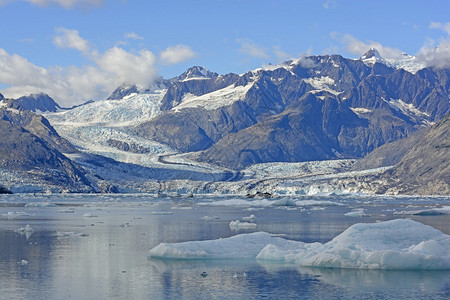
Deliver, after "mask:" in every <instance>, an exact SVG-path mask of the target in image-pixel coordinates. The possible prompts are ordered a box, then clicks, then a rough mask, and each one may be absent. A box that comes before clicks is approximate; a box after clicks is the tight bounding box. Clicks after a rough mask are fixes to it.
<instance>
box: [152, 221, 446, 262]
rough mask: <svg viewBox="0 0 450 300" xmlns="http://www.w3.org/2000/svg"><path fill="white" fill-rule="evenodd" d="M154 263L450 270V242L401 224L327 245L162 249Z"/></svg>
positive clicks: (273, 241) (216, 244)
mask: <svg viewBox="0 0 450 300" xmlns="http://www.w3.org/2000/svg"><path fill="white" fill-rule="evenodd" d="M149 258H151V259H152V258H164V259H224V258H227V259H251V258H256V259H258V260H265V261H279V262H284V263H293V264H296V265H300V266H305V267H306V266H307V267H323V268H349V269H413V270H432V269H450V236H449V235H446V234H444V233H442V232H441V231H439V230H437V229H435V228H433V227H431V226H428V225H424V224H422V223H419V222H416V221H413V220H407V219H397V220H391V221H386V222H380V223H369V224H365V223H358V224H355V225H352V226H351V227H349V228H348V229H347V230H345V231H344V232H343V233H341V234H340V235H338V236H337V237H335V238H334V239H333V240H331V241H329V242H327V243H325V244H321V243H303V242H298V241H291V240H286V239H283V238H280V237H274V236H271V235H270V234H268V233H265V232H256V233H250V234H239V235H235V236H233V237H230V238H224V239H218V240H210V241H192V242H184V243H173V244H169V243H162V244H159V245H158V246H156V247H154V248H153V249H151V250H150V252H149Z"/></svg>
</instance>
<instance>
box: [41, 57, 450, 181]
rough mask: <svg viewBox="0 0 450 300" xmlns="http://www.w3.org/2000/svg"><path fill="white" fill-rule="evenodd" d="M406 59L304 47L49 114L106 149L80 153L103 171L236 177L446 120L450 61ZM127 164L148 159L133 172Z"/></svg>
mask: <svg viewBox="0 0 450 300" xmlns="http://www.w3.org/2000/svg"><path fill="white" fill-rule="evenodd" d="M407 61H410V62H412V61H414V58H412V57H409V56H406V55H405V59H403V60H401V59H400V60H397V61H396V62H395V63H394V62H393V61H392V60H387V59H384V58H383V57H382V56H381V55H380V54H379V53H378V51H376V49H370V50H369V51H368V52H367V53H366V54H365V55H364V56H363V57H361V58H360V59H346V58H344V57H342V56H340V55H331V56H330V55H322V56H309V57H301V58H299V59H296V60H292V61H287V62H284V63H282V64H280V65H269V66H265V67H263V68H259V69H256V70H252V71H249V72H247V73H244V74H232V73H231V74H226V75H219V74H217V73H214V72H211V71H209V70H207V69H205V68H202V67H192V68H190V69H188V70H187V71H186V72H184V73H183V74H181V75H180V76H177V77H175V78H172V79H162V78H160V79H158V80H157V81H156V82H154V83H153V84H152V85H150V86H148V87H138V86H135V85H129V84H124V85H122V86H120V87H118V88H117V89H116V90H115V91H114V92H113V93H112V95H111V96H110V97H109V98H108V99H107V100H102V101H96V102H93V103H88V104H85V105H83V106H79V107H76V108H73V109H71V110H67V111H61V112H57V113H46V114H45V116H46V117H47V118H48V120H49V121H50V123H51V124H52V126H54V128H55V129H56V130H57V131H58V132H59V133H60V134H61V135H62V136H63V137H65V138H66V139H67V140H69V141H70V142H71V143H72V144H73V145H75V146H76V147H77V148H78V149H79V150H81V152H82V153H86V154H89V155H101V156H102V157H103V158H102V163H99V164H95V163H93V162H94V160H95V159H93V158H92V157H89V158H86V157H84V158H80V156H77V155H73V156H72V158H73V159H75V160H77V161H78V162H80V163H81V164H82V165H83V166H84V167H85V168H88V169H91V170H94V169H95V170H96V172H97V174H101V177H102V178H107V177H108V178H109V179H110V180H113V181H114V180H116V179H117V177H121V176H124V174H129V176H131V177H133V178H137V177H136V176H139V175H138V173H139V172H140V173H141V174H149V175H145V176H144V177H145V178H147V179H148V180H150V181H148V182H153V181H152V180H158V181H157V182H159V180H161V177H160V176H156V175H155V174H154V171H151V170H160V171H159V173H160V174H169V173H170V172H171V173H170V174H172V175H170V178H172V179H177V178H184V179H186V178H191V179H192V178H196V179H195V180H200V181H201V178H204V179H205V180H210V179H211V178H215V179H214V180H219V181H220V180H225V181H226V180H237V179H239V178H240V177H241V176H242V174H243V173H242V172H239V170H243V169H246V168H248V167H250V166H251V165H255V164H264V163H272V162H278V163H287V162H289V163H297V162H304V161H313V160H315V161H320V160H331V159H354V158H360V157H363V156H365V155H366V154H367V153H369V152H371V151H372V150H374V149H375V148H377V147H379V146H381V145H383V144H385V143H388V142H392V141H396V140H399V139H401V138H403V137H407V136H409V135H411V134H413V133H414V132H416V131H417V130H419V129H421V128H424V127H427V126H429V125H431V124H434V123H435V122H437V121H438V120H440V119H441V118H442V117H443V116H444V115H445V114H446V113H448V112H449V111H450V103H449V95H450V80H449V75H450V70H446V69H431V68H420V69H418V68H416V70H415V71H414V72H410V71H408V70H405V68H403V67H402V66H405V64H406V62H407ZM94 157H97V158H98V159H100V158H99V157H100V156H94ZM104 157H107V158H109V159H113V161H115V162H117V163H118V165H117V167H114V168H115V169H117V170H119V169H121V168H122V166H126V167H125V169H126V170H127V171H126V172H124V173H120V172H122V171H120V172H119V173H120V174H122V175H117V174H119V173H114V172H110V173H108V171H106V169H105V170H103V169H102V168H103V167H100V165H103V166H106V165H109V166H112V165H111V164H112V161H111V160H104V159H105V158H104ZM129 164H133V165H135V166H140V168H144V169H140V171H139V172H138V173H136V174H134V173H133V172H135V171H132V170H133V169H132V168H131V169H130V167H129ZM119 165H120V166H121V167H119ZM102 170H103V171H102ZM135 170H137V169H135ZM162 170H165V171H164V172H163V171H162ZM230 170H237V171H236V172H235V171H230ZM167 172H169V173H167ZM132 173H133V174H134V175H131V174H132ZM114 174H116V175H114ZM176 174H178V175H176ZM182 174H184V175H182ZM187 174H190V175H187ZM194 174H195V175H194ZM211 174H213V175H211ZM214 174H215V175H214ZM111 176H112V177H111ZM114 176H115V177H114ZM125 176H127V175H125ZM177 176H178V177H177ZM211 176H212V177H211ZM131 177H130V178H131ZM163 177H164V176H163ZM114 178H116V179H114ZM206 178H209V179H206ZM121 180H122V179H121ZM192 180H194V179H192ZM192 180H191V181H190V182H191V183H190V184H193V183H192ZM115 184H117V181H116V182H115ZM196 184H197V183H196ZM198 184H200V183H198ZM119 185H120V184H119ZM200 185H201V184H200ZM147 186H153V187H154V186H158V184H156V182H153V183H152V184H150V185H147ZM153 187H152V189H153Z"/></svg>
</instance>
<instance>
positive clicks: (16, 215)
mask: <svg viewBox="0 0 450 300" xmlns="http://www.w3.org/2000/svg"><path fill="white" fill-rule="evenodd" d="M1 216H2V218H8V219H16V218H22V217H29V216H30V214H29V213H26V212H24V211H8V213H6V214H2V215H1Z"/></svg>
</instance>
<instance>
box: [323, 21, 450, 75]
mask: <svg viewBox="0 0 450 300" xmlns="http://www.w3.org/2000/svg"><path fill="white" fill-rule="evenodd" d="M429 28H431V29H439V30H442V31H443V32H444V33H446V36H445V37H441V39H439V40H438V41H435V40H432V39H429V40H428V41H426V43H425V44H424V45H423V46H422V47H421V48H420V50H419V52H417V53H415V54H414V55H415V56H416V58H417V61H418V62H419V63H422V64H424V65H425V66H427V67H434V68H450V23H445V24H443V23H438V22H432V23H431V24H430V26H429ZM331 36H332V37H333V38H335V39H338V40H339V41H340V42H341V43H342V44H343V46H344V48H345V50H346V51H348V52H350V53H352V54H355V55H358V56H361V55H363V54H364V53H365V52H366V51H367V50H369V48H375V49H377V50H378V52H380V54H381V56H382V57H384V58H387V59H397V58H401V56H402V53H404V52H403V51H402V50H400V49H398V48H392V47H387V46H384V45H382V44H381V43H379V42H375V41H367V42H363V41H361V40H359V39H357V38H356V37H354V36H352V35H350V34H344V35H342V34H339V33H334V32H333V33H331Z"/></svg>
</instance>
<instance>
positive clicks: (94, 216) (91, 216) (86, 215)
mask: <svg viewBox="0 0 450 300" xmlns="http://www.w3.org/2000/svg"><path fill="white" fill-rule="evenodd" d="M83 217H85V218H96V217H97V215H95V214H93V213H85V214H84V215H83Z"/></svg>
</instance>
